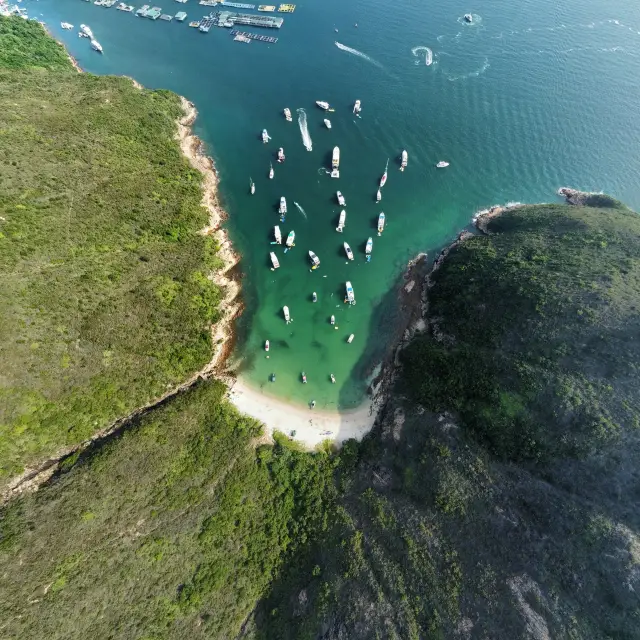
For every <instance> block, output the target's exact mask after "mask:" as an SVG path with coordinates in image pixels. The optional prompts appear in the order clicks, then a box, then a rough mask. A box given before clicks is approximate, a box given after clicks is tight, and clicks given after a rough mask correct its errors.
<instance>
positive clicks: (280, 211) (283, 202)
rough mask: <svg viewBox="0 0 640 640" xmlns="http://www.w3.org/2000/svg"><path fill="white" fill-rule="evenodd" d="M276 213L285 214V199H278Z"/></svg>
mask: <svg viewBox="0 0 640 640" xmlns="http://www.w3.org/2000/svg"><path fill="white" fill-rule="evenodd" d="M278 213H287V199H286V198H285V197H284V196H282V197H281V198H280V207H279V209H278Z"/></svg>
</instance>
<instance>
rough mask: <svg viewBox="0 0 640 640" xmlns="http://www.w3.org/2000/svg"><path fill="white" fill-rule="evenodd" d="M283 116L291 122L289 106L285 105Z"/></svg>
mask: <svg viewBox="0 0 640 640" xmlns="http://www.w3.org/2000/svg"><path fill="white" fill-rule="evenodd" d="M284 117H285V118H286V120H287V122H291V110H290V109H289V107H285V109H284Z"/></svg>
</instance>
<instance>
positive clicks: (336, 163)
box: [331, 147, 340, 178]
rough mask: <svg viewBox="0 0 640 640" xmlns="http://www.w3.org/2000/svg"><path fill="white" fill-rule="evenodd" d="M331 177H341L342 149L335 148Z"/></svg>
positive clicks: (332, 157)
mask: <svg viewBox="0 0 640 640" xmlns="http://www.w3.org/2000/svg"><path fill="white" fill-rule="evenodd" d="M331 177H332V178H339V177H340V148H339V147H333V155H332V156H331Z"/></svg>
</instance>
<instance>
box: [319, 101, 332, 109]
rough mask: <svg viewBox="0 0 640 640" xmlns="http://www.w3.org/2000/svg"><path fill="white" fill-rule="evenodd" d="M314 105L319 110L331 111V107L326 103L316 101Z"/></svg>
mask: <svg viewBox="0 0 640 640" xmlns="http://www.w3.org/2000/svg"><path fill="white" fill-rule="evenodd" d="M316 104H317V105H318V106H319V107H320V108H321V109H324V110H325V111H329V109H331V107H330V106H329V103H328V102H325V101H324V100H316Z"/></svg>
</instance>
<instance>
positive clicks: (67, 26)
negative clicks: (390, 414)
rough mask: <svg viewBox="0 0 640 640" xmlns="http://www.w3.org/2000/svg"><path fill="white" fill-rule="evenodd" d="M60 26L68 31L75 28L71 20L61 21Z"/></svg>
mask: <svg viewBox="0 0 640 640" xmlns="http://www.w3.org/2000/svg"><path fill="white" fill-rule="evenodd" d="M60 26H61V27H62V28H63V29H65V30H67V31H69V30H70V29H73V25H72V24H71V23H69V22H61V23H60Z"/></svg>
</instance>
